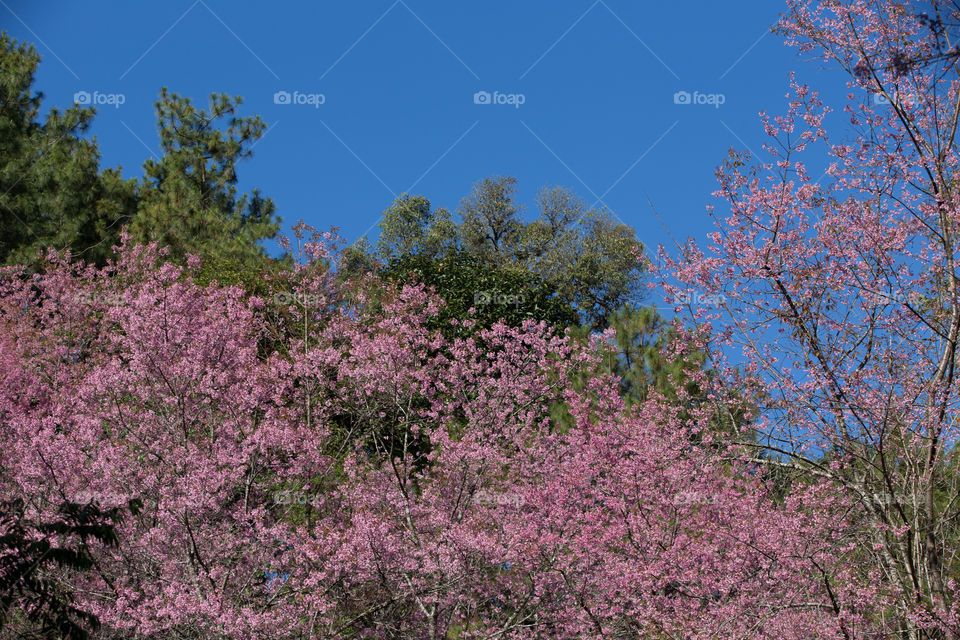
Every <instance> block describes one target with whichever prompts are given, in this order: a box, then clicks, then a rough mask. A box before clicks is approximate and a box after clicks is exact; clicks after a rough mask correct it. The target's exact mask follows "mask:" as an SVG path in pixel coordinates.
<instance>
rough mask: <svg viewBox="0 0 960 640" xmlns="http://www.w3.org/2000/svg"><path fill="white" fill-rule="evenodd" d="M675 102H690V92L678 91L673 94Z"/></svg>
mask: <svg viewBox="0 0 960 640" xmlns="http://www.w3.org/2000/svg"><path fill="white" fill-rule="evenodd" d="M673 104H690V92H689V91H677V92H676V93H675V94H673Z"/></svg>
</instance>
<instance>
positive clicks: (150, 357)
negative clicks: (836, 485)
mask: <svg viewBox="0 0 960 640" xmlns="http://www.w3.org/2000/svg"><path fill="white" fill-rule="evenodd" d="M318 250H319V249H318ZM159 263H160V261H159V259H158V256H157V254H156V251H155V250H154V249H150V248H143V247H137V248H132V247H126V248H124V249H123V251H122V257H121V260H120V262H119V264H118V265H117V266H115V267H111V268H109V269H107V270H106V271H104V272H101V273H97V272H94V271H93V270H91V269H85V268H73V267H70V266H68V265H66V264H62V263H59V264H51V268H50V270H49V272H48V273H47V274H45V275H42V276H34V277H25V276H24V275H22V274H20V273H18V272H17V271H16V270H14V269H8V270H6V271H4V272H3V274H2V284H0V287H2V290H0V293H2V297H0V300H2V302H0V305H2V306H0V326H2V334H0V335H2V339H0V378H2V379H3V384H2V386H0V389H2V391H0V393H2V395H0V413H2V416H3V430H2V432H0V438H2V442H0V448H2V450H3V451H4V452H5V455H4V458H3V467H2V476H0V480H2V493H3V495H4V496H5V497H22V498H23V499H25V500H26V501H27V503H28V505H29V508H30V511H31V514H32V515H33V516H41V515H43V514H44V513H45V512H47V511H49V510H50V509H53V508H54V506H55V505H56V504H57V503H58V502H59V501H61V500H63V499H70V500H77V501H86V500H91V499H95V500H97V501H99V502H100V503H101V504H102V505H104V506H113V505H117V504H123V503H124V502H126V501H127V500H129V499H132V498H139V499H141V500H143V503H144V508H143V511H142V513H140V514H139V515H138V516H136V517H132V516H131V517H128V518H127V519H126V520H125V521H124V523H123V525H122V526H121V530H120V540H121V543H120V546H119V547H118V548H116V549H114V548H98V549H95V554H96V558H97V563H96V566H95V569H94V570H93V571H91V572H89V573H86V574H82V575H80V576H65V579H69V580H70V581H71V589H72V590H73V591H74V593H75V594H76V597H77V598H78V601H79V602H80V603H82V605H83V606H84V607H87V608H89V610H90V611H92V612H94V613H95V614H96V615H97V616H98V617H99V618H100V620H101V622H102V623H103V625H104V630H103V632H102V633H103V635H104V637H138V638H193V637H196V638H237V639H240V638H271V639H275V638H332V637H342V638H348V637H370V638H396V637H409V638H446V637H459V638H493V637H497V638H502V637H510V638H543V637H552V638H581V637H598V638H600V637H604V638H606V637H610V638H613V637H630V636H629V634H630V633H631V632H632V633H638V634H641V635H645V637H679V636H682V637H688V638H714V637H726V638H748V637H749V638H757V637H768V638H804V637H805V638H808V637H812V635H811V634H813V632H814V631H813V630H814V629H816V630H818V631H817V633H818V634H819V636H818V637H838V638H839V637H843V633H844V630H843V628H844V627H845V628H846V629H847V630H848V631H850V630H854V631H853V635H854V636H857V637H860V636H861V635H863V634H861V633H860V631H859V630H860V628H861V627H860V626H859V625H860V624H861V617H862V615H863V613H864V612H865V610H866V608H868V607H869V605H871V604H873V601H872V600H870V599H869V598H866V599H865V598H863V597H862V595H861V594H859V593H857V588H858V587H857V584H858V583H857V582H856V581H855V580H853V579H854V578H856V576H852V575H851V576H849V578H850V579H849V580H848V579H847V578H848V576H847V575H846V574H847V572H846V571H845V569H844V568H843V567H838V566H836V562H835V558H836V555H835V549H836V547H841V546H843V544H844V539H843V535H844V533H843V524H842V523H843V520H842V518H841V517H838V514H839V513H840V510H841V509H842V508H843V507H844V505H843V504H842V503H841V502H837V499H836V498H835V497H833V496H816V495H814V494H811V495H810V496H803V497H793V498H790V499H789V501H788V502H787V504H785V505H781V506H776V505H774V504H773V503H772V501H771V500H770V499H769V496H768V495H767V491H766V489H765V487H764V484H763V481H762V477H761V476H760V475H759V474H757V473H756V472H755V470H754V469H752V468H748V467H746V466H735V467H730V466H723V465H722V464H721V462H722V459H729V455H728V454H729V452H728V451H727V450H726V447H725V446H719V447H709V448H707V447H701V446H693V445H691V438H692V437H693V435H694V432H695V431H696V429H695V427H694V424H695V423H697V421H698V418H704V415H706V414H704V415H698V414H697V412H696V411H695V412H694V413H693V419H692V420H689V421H682V420H681V419H680V417H679V415H678V412H677V410H676V409H673V408H670V407H668V406H666V405H665V404H662V403H659V402H656V401H654V402H651V403H649V404H647V405H646V406H644V407H642V408H640V409H637V410H633V411H628V410H627V409H626V408H625V406H624V404H623V402H622V400H621V399H620V398H619V397H617V395H616V394H615V392H613V391H611V390H612V389H615V388H616V386H615V385H613V384H611V381H610V380H608V379H604V378H603V377H599V376H589V375H588V376H587V383H586V384H585V385H582V384H574V382H573V379H574V376H581V375H586V374H588V373H589V371H590V370H591V366H592V363H593V362H595V360H596V356H595V354H593V351H592V349H593V348H602V344H601V343H600V342H597V343H596V344H595V345H594V347H593V348H591V349H587V350H585V349H584V348H580V347H575V346H573V345H572V344H571V343H570V342H569V341H568V339H567V338H565V337H562V336H555V335H550V333H549V332H548V331H547V329H546V328H545V327H544V326H538V325H535V324H532V323H531V324H528V325H527V326H524V327H523V328H518V329H513V328H507V327H504V326H496V327H494V328H493V329H492V330H490V331H485V332H482V334H481V336H480V337H478V338H476V339H471V340H467V341H462V340H459V341H457V342H455V343H452V344H451V343H447V342H445V341H444V340H443V339H442V338H441V337H440V336H439V334H433V333H431V332H429V331H427V330H426V329H425V327H424V320H425V319H426V318H428V317H430V316H431V315H432V314H434V313H435V312H436V305H437V302H436V301H435V300H433V299H431V298H430V297H429V296H428V295H427V294H426V293H424V292H423V291H422V290H420V289H416V288H410V287H408V288H405V289H403V290H402V291H397V292H394V293H392V294H389V296H388V299H387V300H386V301H385V302H384V303H383V305H384V306H383V308H382V310H380V311H379V312H375V305H374V304H373V303H372V302H371V303H365V302H363V300H364V296H362V295H353V296H345V295H344V292H343V291H341V290H340V289H339V287H340V285H337V284H335V280H334V278H333V277H332V276H331V275H329V274H327V273H326V272H325V271H324V269H323V268H321V266H320V263H316V262H314V263H311V264H306V265H301V267H300V268H298V269H297V270H296V271H294V272H292V273H291V274H289V280H288V281H285V282H283V283H280V282H278V283H276V284H277V285H278V286H283V287H288V289H287V292H289V293H291V296H288V297H289V298H291V299H293V298H296V299H298V300H300V301H309V302H310V303H311V304H309V305H297V304H292V305H290V306H289V308H283V309H281V308H278V307H277V305H276V304H274V303H273V302H272V301H267V300H262V299H258V298H246V297H244V295H242V294H241V292H240V290H238V289H231V288H220V287H217V286H215V285H212V286H209V287H206V288H201V287H199V286H197V285H195V284H193V282H192V281H191V279H190V276H189V273H184V272H182V270H181V269H180V268H178V267H174V266H171V265H160V266H158V265H159ZM293 294H296V295H295V296H294V295H293ZM297 296H299V297H297ZM348 298H349V299H353V300H354V302H353V303H347V302H346V301H345V300H347V299H348ZM358 300H359V301H358ZM305 311H306V313H304V312H305ZM284 327H286V329H284ZM278 332H279V333H278ZM281 334H282V335H290V336H296V337H289V338H285V339H284V341H283V349H281V351H283V352H284V353H285V355H280V354H279V353H277V352H273V353H269V352H268V351H269V350H268V349H266V348H265V345H273V346H274V347H276V346H277V343H276V342H275V338H276V336H277V335H281ZM577 389H580V390H579V391H578V390H577ZM561 401H563V402H565V403H566V406H567V407H568V410H569V411H570V413H571V415H572V416H573V417H574V419H575V421H576V426H575V427H574V428H573V429H570V430H569V431H568V432H566V433H560V432H558V431H557V430H556V429H554V428H553V427H552V424H551V421H550V420H549V415H550V407H551V406H553V405H555V404H556V403H558V402H561ZM704 419H705V418H704ZM751 472H752V473H751ZM808 498H812V499H815V500H816V503H805V502H804V501H805V500H807V499H808ZM818 571H822V572H824V573H822V574H818V573H817V572H818ZM825 575H829V576H830V578H829V579H830V584H832V585H833V586H832V590H829V589H827V588H825V585H827V584H828V583H827V582H825V581H824V576H825ZM872 595H873V594H872V593H871V596H872ZM651 634H652V635H651Z"/></svg>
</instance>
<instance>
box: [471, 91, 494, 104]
mask: <svg viewBox="0 0 960 640" xmlns="http://www.w3.org/2000/svg"><path fill="white" fill-rule="evenodd" d="M473 104H490V92H489V91H477V92H476V93H475V94H473Z"/></svg>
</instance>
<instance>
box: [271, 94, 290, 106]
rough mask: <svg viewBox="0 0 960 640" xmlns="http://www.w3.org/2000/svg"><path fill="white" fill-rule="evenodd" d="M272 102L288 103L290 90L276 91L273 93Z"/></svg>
mask: <svg viewBox="0 0 960 640" xmlns="http://www.w3.org/2000/svg"><path fill="white" fill-rule="evenodd" d="M273 104H290V92H289V91H277V92H276V93H275V94H273Z"/></svg>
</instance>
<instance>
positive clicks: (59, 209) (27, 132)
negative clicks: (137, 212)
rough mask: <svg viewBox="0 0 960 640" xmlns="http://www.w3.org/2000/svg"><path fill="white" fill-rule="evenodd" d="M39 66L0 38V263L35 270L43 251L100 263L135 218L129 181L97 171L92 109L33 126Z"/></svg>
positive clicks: (31, 53) (30, 52) (26, 48)
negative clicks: (33, 266) (89, 132)
mask: <svg viewBox="0 0 960 640" xmlns="http://www.w3.org/2000/svg"><path fill="white" fill-rule="evenodd" d="M39 60H40V56H39V55H38V54H37V52H36V50H35V49H34V48H33V47H32V46H30V45H27V44H24V43H17V41H16V40H14V39H12V38H10V37H9V36H8V35H7V34H6V32H4V33H2V34H0V229H2V232H0V264H14V263H18V264H19V263H22V264H38V262H39V261H41V260H42V259H43V255H44V253H45V252H46V249H47V248H48V247H53V248H55V249H57V250H70V251H71V252H72V254H73V255H75V256H77V257H80V258H82V259H84V260H86V261H88V262H93V263H97V264H104V263H105V262H106V260H107V258H108V257H110V255H111V254H112V247H113V245H115V244H117V242H118V241H119V238H120V229H121V227H122V225H123V224H125V223H126V222H127V221H128V220H129V219H130V216H131V215H132V214H133V212H134V208H135V201H134V182H133V181H131V180H123V179H122V178H121V176H120V172H119V171H118V170H115V169H106V170H103V171H100V169H99V162H100V153H99V151H98V149H97V144H96V141H95V140H88V139H86V138H84V137H83V134H84V133H85V132H86V131H87V129H88V127H89V126H90V123H91V120H92V119H93V116H94V113H95V110H94V109H93V108H80V107H76V106H73V107H70V108H68V109H66V110H64V111H60V110H58V109H56V108H53V109H51V110H50V112H49V113H48V114H47V116H46V118H45V119H44V121H42V122H41V121H39V120H38V118H37V115H38V111H39V109H40V103H41V99H42V97H43V96H42V94H39V93H34V92H33V91H32V88H31V87H32V85H33V77H34V73H35V71H36V68H37V64H38V62H39Z"/></svg>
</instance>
